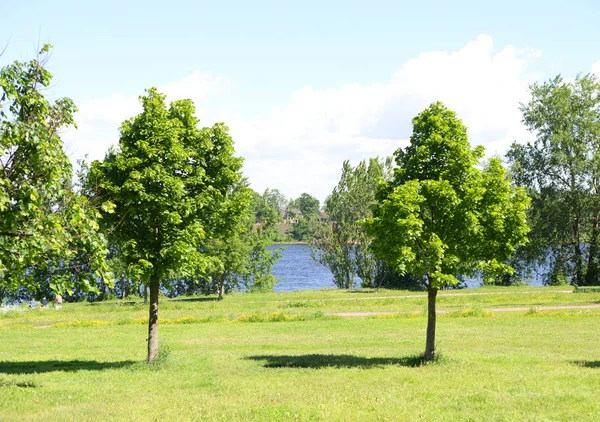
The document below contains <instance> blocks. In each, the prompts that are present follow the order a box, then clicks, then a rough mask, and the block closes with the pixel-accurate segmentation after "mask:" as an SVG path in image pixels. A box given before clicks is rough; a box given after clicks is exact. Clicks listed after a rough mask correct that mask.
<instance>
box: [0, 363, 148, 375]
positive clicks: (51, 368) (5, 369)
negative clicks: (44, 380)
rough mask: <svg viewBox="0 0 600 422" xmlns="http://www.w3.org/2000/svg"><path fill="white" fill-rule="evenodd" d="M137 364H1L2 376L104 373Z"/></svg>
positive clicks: (0, 371)
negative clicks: (105, 370)
mask: <svg viewBox="0 0 600 422" xmlns="http://www.w3.org/2000/svg"><path fill="white" fill-rule="evenodd" d="M135 363H137V362H135V361H132V360H124V361H119V362H98V361H95V360H40V361H24V362H1V361H0V374H35V373H37V374H41V373H45V372H57V371H59V372H75V371H102V370H104V369H118V368H124V367H127V366H130V365H133V364H135Z"/></svg>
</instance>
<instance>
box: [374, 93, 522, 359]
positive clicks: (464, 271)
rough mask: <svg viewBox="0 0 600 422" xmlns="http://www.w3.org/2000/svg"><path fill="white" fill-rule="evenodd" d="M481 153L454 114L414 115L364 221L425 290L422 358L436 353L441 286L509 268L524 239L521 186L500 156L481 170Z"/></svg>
mask: <svg viewBox="0 0 600 422" xmlns="http://www.w3.org/2000/svg"><path fill="white" fill-rule="evenodd" d="M482 156H483V147H477V148H475V149H471V147H470V145H469V141H468V138H467V128H466V127H465V126H464V125H463V123H462V121H461V120H459V119H458V118H457V117H456V114H455V113H454V112H452V111H450V110H448V109H447V108H446V107H444V105H443V104H441V103H434V104H432V105H431V106H429V107H428V108H427V109H425V110H424V111H423V112H421V113H419V115H418V116H417V117H415V118H414V119H413V134H412V136H411V138H410V145H409V146H408V147H407V148H406V149H404V150H402V149H398V150H397V151H396V152H395V157H396V164H397V166H398V167H397V169H396V170H395V174H394V177H393V179H392V180H391V181H390V182H388V183H382V184H381V185H380V186H379V189H378V193H377V199H378V203H377V204H376V206H374V208H373V217H372V218H369V219H367V220H366V221H365V223H364V224H365V228H366V229H367V231H368V232H369V233H370V234H371V235H372V236H373V237H374V239H373V243H372V245H371V247H372V250H373V251H374V253H375V254H376V255H377V256H379V257H382V258H383V259H385V260H386V261H387V262H388V263H389V264H390V265H391V266H393V267H394V268H395V269H396V270H397V271H398V272H399V273H401V274H407V273H408V274H410V275H412V276H413V277H416V278H417V279H418V280H420V282H421V283H423V285H424V286H425V287H426V289H427V292H428V294H427V296H428V318H427V340H426V346H425V353H424V359H425V360H432V359H434V350H435V328H436V310H435V304H436V297H437V292H438V289H440V288H443V287H445V286H448V285H454V284H457V283H458V279H457V277H458V276H461V275H469V274H472V273H473V272H474V271H475V270H478V269H479V270H485V271H487V272H496V273H502V272H510V271H511V268H510V267H508V266H507V265H506V264H504V263H503V262H504V261H506V260H507V259H508V258H509V257H510V256H511V255H512V254H513V252H514V249H515V248H516V247H517V246H519V245H522V244H523V243H525V241H526V235H527V231H528V226H527V224H526V222H525V210H526V208H527V204H528V202H529V199H528V198H527V195H526V194H525V191H524V189H522V188H514V187H511V185H510V182H509V180H508V178H507V175H506V171H505V170H504V168H503V167H502V165H501V163H500V161H499V160H497V159H492V160H490V162H489V164H488V165H487V167H486V168H485V169H483V170H480V169H479V168H477V165H478V163H479V160H480V159H481V158H482Z"/></svg>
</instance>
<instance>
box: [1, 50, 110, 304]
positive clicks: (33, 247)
mask: <svg viewBox="0 0 600 422" xmlns="http://www.w3.org/2000/svg"><path fill="white" fill-rule="evenodd" d="M49 50H50V46H49V45H45V46H44V47H43V48H42V50H41V51H40V52H39V55H38V57H37V58H36V59H34V60H31V61H29V62H27V63H22V62H18V61H15V62H14V63H13V64H11V65H8V66H6V67H4V68H3V69H2V70H1V71H0V89H1V92H0V286H2V288H3V290H4V291H11V290H15V289H17V288H19V287H22V288H25V289H27V290H28V291H36V290H37V288H38V284H40V283H46V284H47V285H48V286H49V288H50V290H52V291H55V292H58V293H63V294H64V292H68V291H72V290H73V289H74V288H78V289H81V290H84V291H95V290H96V289H97V287H96V279H98V278H100V279H105V280H106V281H107V282H109V283H110V282H111V279H110V271H109V268H108V265H107V264H106V262H105V256H106V254H107V248H106V242H105V239H104V237H103V236H102V235H100V234H99V233H98V232H97V230H96V229H97V228H98V224H97V222H96V219H97V217H98V212H97V210H96V209H94V208H92V207H91V206H90V205H89V204H88V202H87V200H86V198H84V197H82V196H80V195H78V194H77V192H76V191H75V189H74V187H73V181H72V176H73V172H72V166H71V163H70V161H69V159H68V157H67V155H66V154H65V153H64V151H63V143H62V140H61V139H60V136H59V135H58V132H59V130H60V129H62V128H65V127H68V126H71V125H74V122H73V113H74V112H75V111H76V108H75V104H74V103H73V102H72V101H71V100H70V99H68V98H60V99H58V100H56V101H55V102H54V103H50V102H49V101H48V100H47V99H46V98H45V97H44V95H43V93H42V90H43V89H44V88H47V87H48V86H50V83H51V81H52V75H51V74H50V72H48V70H46V69H45V68H44V65H45V60H46V57H47V54H48V52H49Z"/></svg>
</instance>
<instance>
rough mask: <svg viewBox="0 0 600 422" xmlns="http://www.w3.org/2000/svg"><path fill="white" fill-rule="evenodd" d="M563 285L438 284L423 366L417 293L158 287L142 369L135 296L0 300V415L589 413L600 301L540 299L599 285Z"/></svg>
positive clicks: (507, 416)
mask: <svg viewBox="0 0 600 422" xmlns="http://www.w3.org/2000/svg"><path fill="white" fill-rule="evenodd" d="M562 290H565V289H564V288H562V289H561V288H533V287H519V288H486V289H476V290H468V291H449V292H442V293H440V296H439V300H438V308H440V309H444V310H449V311H451V312H450V313H447V314H443V315H440V316H439V319H438V337H437V338H438V343H437V346H438V350H439V351H441V354H442V357H441V359H440V360H439V361H438V362H436V363H433V364H429V365H425V366H421V365H419V364H418V360H417V359H415V356H417V355H418V354H419V353H421V352H422V351H423V348H424V342H425V325H426V318H425V314H424V310H425V303H426V302H425V301H426V298H425V297H424V296H423V294H420V293H409V292H402V291H381V290H380V291H377V292H364V293H354V292H346V291H307V292H294V293H279V294H276V293H273V294H248V295H244V294H239V295H232V296H228V297H226V298H225V300H224V301H222V302H217V301H214V300H213V299H214V298H210V297H209V298H205V297H200V298H189V299H179V300H168V299H161V305H160V308H161V309H160V324H161V325H160V328H159V333H160V344H161V347H162V350H161V357H160V359H159V362H158V363H157V364H155V365H152V366H148V365H146V364H144V363H143V360H144V358H145V352H146V350H145V348H146V343H145V338H146V326H145V325H144V324H145V318H146V317H147V315H146V314H147V309H146V307H145V305H143V303H141V302H140V301H139V300H138V301H125V302H104V303H99V304H87V303H81V304H66V305H65V306H64V307H63V308H62V309H61V310H58V311H55V310H52V309H46V310H34V311H29V310H27V311H21V312H16V311H11V312H7V313H4V314H1V313H0V420H7V421H13V420H96V421H97V420H204V419H206V420H260V421H271V420H325V421H331V420H334V421H335V420H356V421H365V420H409V421H412V420H427V421H429V420H461V421H464V420H485V421H487V420H519V421H521V420H540V421H547V420H556V421H565V420H579V421H585V420H590V421H592V420H597V419H598V415H600V401H599V400H598V391H600V336H599V335H598V333H600V310H597V309H572V310H560V311H536V310H535V307H536V306H544V305H546V306H547V305H585V304H597V303H600V293H585V294H580V293H564V292H562ZM567 290H568V289H567ZM464 293H477V294H467V295H464ZM480 293H481V294H480ZM456 294H461V295H456ZM502 307H527V308H531V309H530V310H528V311H525V312H490V311H488V310H486V309H489V308H502ZM378 311H384V312H394V314H392V315H378V316H372V317H345V318H343V317H335V316H332V315H331V314H333V313H337V312H378Z"/></svg>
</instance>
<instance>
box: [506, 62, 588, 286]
mask: <svg viewBox="0 0 600 422" xmlns="http://www.w3.org/2000/svg"><path fill="white" fill-rule="evenodd" d="M530 89H531V100H530V101H529V102H528V103H527V104H524V105H521V111H522V112H523V122H524V123H525V125H526V126H527V128H528V129H529V130H530V131H531V132H533V133H535V135H536V139H535V140H534V141H533V142H529V143H527V144H517V143H515V144H513V145H512V147H511V149H510V151H509V152H508V154H507V156H508V159H509V161H510V163H511V164H512V168H511V171H512V173H513V176H514V179H515V181H516V182H517V183H519V184H521V185H523V186H526V187H527V188H528V189H529V193H530V195H531V196H532V206H531V208H530V211H529V220H530V222H531V225H532V231H531V234H530V238H531V242H530V243H529V245H528V247H527V248H524V249H523V250H522V251H521V253H520V256H519V258H520V259H522V260H523V261H529V262H538V263H544V264H545V263H546V262H547V257H548V256H550V257H551V270H550V272H549V276H548V278H547V280H546V283H548V284H555V283H564V282H568V281H571V282H572V283H574V284H577V285H583V284H598V283H599V282H600V279H599V271H598V260H599V257H598V247H599V244H598V243H599V241H600V239H599V232H600V82H599V81H598V79H597V78H596V77H595V76H594V75H591V74H590V75H585V76H578V77H577V78H576V79H575V80H574V81H571V82H565V81H563V79H562V78H561V77H560V76H557V77H556V78H554V79H551V80H549V81H548V82H544V83H542V84H538V83H535V84H533V85H532V86H531V88H530Z"/></svg>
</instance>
